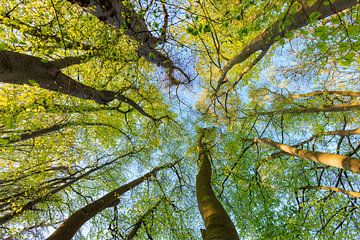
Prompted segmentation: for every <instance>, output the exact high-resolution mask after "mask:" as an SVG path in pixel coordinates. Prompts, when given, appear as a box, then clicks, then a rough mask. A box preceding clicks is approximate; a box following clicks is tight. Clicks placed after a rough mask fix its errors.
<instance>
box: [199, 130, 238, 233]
mask: <svg viewBox="0 0 360 240" xmlns="http://www.w3.org/2000/svg"><path fill="white" fill-rule="evenodd" d="M203 131H205V130H203ZM203 137H204V134H202V135H201V137H200V138H199V142H198V149H199V151H200V152H199V163H200V170H199V173H198V174H197V176H196V198H197V202H198V207H199V210H200V214H201V216H202V218H203V220H204V223H205V228H206V230H205V232H203V233H202V234H203V238H204V240H237V239H239V237H238V234H237V232H236V229H235V226H234V224H233V223H232V221H231V219H230V217H229V215H228V214H227V213H226V211H225V209H224V207H223V206H222V204H221V203H220V202H219V200H218V199H217V198H216V196H215V194H214V191H213V189H212V186H211V173H212V170H211V163H210V160H209V150H208V149H207V147H206V146H205V144H204V143H203Z"/></svg>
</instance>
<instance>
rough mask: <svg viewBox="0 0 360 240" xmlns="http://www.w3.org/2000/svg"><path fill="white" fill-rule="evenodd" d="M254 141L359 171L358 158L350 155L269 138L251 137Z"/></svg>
mask: <svg viewBox="0 0 360 240" xmlns="http://www.w3.org/2000/svg"><path fill="white" fill-rule="evenodd" d="M253 141H254V142H256V143H266V144H268V145H270V146H273V147H275V148H277V149H279V150H281V151H283V152H284V153H286V154H289V155H292V156H297V157H299V158H301V159H304V160H305V159H306V160H311V161H313V162H316V163H322V164H324V165H327V166H331V167H337V168H341V169H346V170H349V171H352V172H354V173H360V160H359V159H356V158H352V157H347V156H343V155H339V154H334V153H323V152H315V151H307V150H301V149H297V148H295V147H291V146H289V145H286V144H281V143H278V142H275V141H272V140H271V139H267V138H261V139H253Z"/></svg>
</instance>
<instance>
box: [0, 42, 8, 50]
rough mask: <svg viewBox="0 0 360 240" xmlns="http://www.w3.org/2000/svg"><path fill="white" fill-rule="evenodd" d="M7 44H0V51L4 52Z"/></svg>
mask: <svg viewBox="0 0 360 240" xmlns="http://www.w3.org/2000/svg"><path fill="white" fill-rule="evenodd" d="M7 47H8V46H7V44H6V43H4V42H0V50H5V49H6V48H7Z"/></svg>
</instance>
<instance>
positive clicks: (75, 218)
mask: <svg viewBox="0 0 360 240" xmlns="http://www.w3.org/2000/svg"><path fill="white" fill-rule="evenodd" d="M177 163H178V161H176V162H174V163H170V164H165V165H163V166H160V167H156V168H154V169H153V170H152V171H150V172H148V173H146V174H145V175H143V176H141V177H139V178H137V179H135V180H133V181H131V182H129V183H127V184H125V185H123V186H121V187H119V188H117V189H115V190H113V191H112V192H109V193H108V194H106V195H105V196H103V197H101V198H99V199H98V200H96V201H94V202H92V203H90V204H88V205H86V206H85V207H83V208H81V209H79V210H77V211H76V212H74V213H73V214H71V216H70V217H68V218H67V219H66V220H65V221H64V222H63V223H62V224H61V225H60V226H59V227H58V228H57V229H56V231H55V232H54V233H53V234H51V235H50V236H49V237H48V238H47V240H68V239H71V238H72V237H73V236H74V235H75V233H76V232H77V231H78V230H79V229H80V228H81V226H82V225H84V224H85V223H86V222H87V221H88V220H89V219H91V218H92V217H94V216H95V215H96V214H98V213H100V212H101V211H103V210H105V209H106V208H109V207H113V206H116V205H118V204H119V198H120V196H121V195H123V194H124V193H126V192H128V191H130V190H131V189H133V188H134V187H136V186H138V185H139V184H141V183H143V182H144V181H145V180H146V179H148V178H151V177H153V176H155V175H156V173H157V172H159V171H160V170H162V169H165V168H170V167H172V166H174V165H175V164H177Z"/></svg>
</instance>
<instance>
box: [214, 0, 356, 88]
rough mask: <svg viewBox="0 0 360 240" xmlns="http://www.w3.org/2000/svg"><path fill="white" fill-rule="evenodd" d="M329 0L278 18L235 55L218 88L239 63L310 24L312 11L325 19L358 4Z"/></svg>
mask: <svg viewBox="0 0 360 240" xmlns="http://www.w3.org/2000/svg"><path fill="white" fill-rule="evenodd" d="M328 3H329V1H324V0H317V1H316V2H315V3H314V4H313V5H311V6H306V5H304V6H303V7H302V8H301V9H299V10H298V11H297V12H296V13H294V14H288V15H287V16H286V18H285V19H278V20H276V21H275V22H274V23H273V24H272V25H271V26H270V27H268V28H267V29H266V30H265V31H264V32H262V33H261V34H259V35H258V36H257V37H255V38H254V39H253V40H252V41H251V42H250V43H249V44H248V45H247V46H246V47H244V48H243V50H242V51H241V52H240V53H239V54H237V55H236V56H235V57H233V58H232V59H231V60H230V61H228V63H227V64H226V66H225V67H224V69H223V73H222V75H221V77H220V79H219V81H218V84H217V87H216V89H219V88H220V86H221V85H222V84H223V83H224V80H225V78H226V74H227V73H228V72H229V71H230V70H231V69H232V68H233V67H234V66H235V65H237V64H239V63H242V62H244V61H245V60H246V59H248V58H249V57H250V56H251V55H253V54H254V53H255V52H257V51H260V50H266V49H268V48H269V47H270V46H271V45H273V44H274V43H275V42H276V41H278V39H280V38H283V37H284V36H285V34H286V33H288V32H290V31H292V30H296V29H299V28H301V27H304V26H306V25H308V24H309V16H310V14H311V13H314V12H317V13H319V17H318V19H323V18H326V17H328V16H331V15H333V14H336V13H338V12H341V11H343V10H345V9H348V8H351V7H353V6H354V5H356V4H357V1H356V0H335V1H334V2H331V3H330V4H328ZM285 20H289V21H290V22H291V24H290V25H284V24H283V23H284V22H286V21H285Z"/></svg>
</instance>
